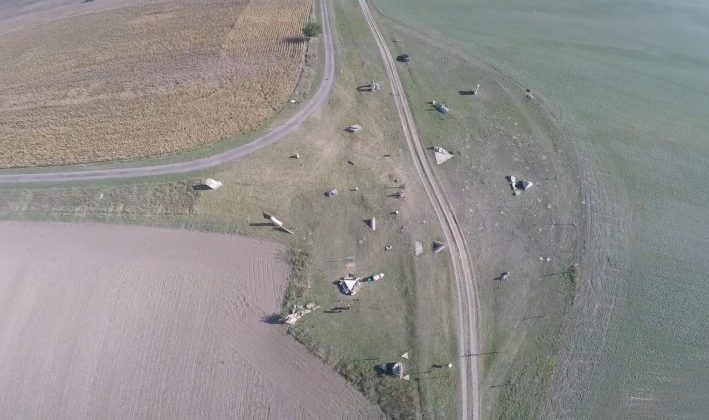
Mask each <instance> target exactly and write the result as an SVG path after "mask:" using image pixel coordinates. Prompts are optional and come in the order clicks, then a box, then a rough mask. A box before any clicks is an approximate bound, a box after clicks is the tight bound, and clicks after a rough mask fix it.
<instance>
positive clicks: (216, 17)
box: [0, 0, 313, 168]
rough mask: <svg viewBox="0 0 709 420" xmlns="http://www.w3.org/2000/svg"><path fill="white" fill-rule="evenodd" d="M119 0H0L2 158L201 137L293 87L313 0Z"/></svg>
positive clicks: (274, 107) (126, 151)
mask: <svg viewBox="0 0 709 420" xmlns="http://www.w3.org/2000/svg"><path fill="white" fill-rule="evenodd" d="M102 3H103V2H102ZM118 5H119V6H120V7H117V6H116V4H108V5H105V6H102V4H99V2H89V3H81V2H76V4H72V5H69V4H65V3H64V2H62V1H49V2H45V3H44V4H40V5H39V6H37V5H34V4H32V3H28V2H26V1H13V2H7V3H5V4H4V5H0V24H1V26H2V28H3V29H0V168H8V167H26V166H45V165H59V164H74V163H86V162H97V161H106V160H115V159H133V158H141V157H146V156H157V155H160V154H163V153H167V152H174V151H180V150H186V149H190V148H195V147H199V146H204V145H208V144H210V143H214V142H216V141H218V140H220V139H224V138H226V137H229V136H231V135H233V134H235V133H239V132H245V131H249V130H253V129H255V128H257V127H258V126H259V124H260V123H261V122H263V121H264V120H265V119H267V118H269V117H272V116H274V115H275V114H276V113H277V112H278V111H279V110H280V109H281V108H282V107H283V105H284V104H285V103H286V102H287V101H288V100H289V99H290V98H291V96H292V95H293V94H294V90H295V89H296V86H297V85H298V80H299V77H300V73H301V71H300V70H301V69H302V67H303V65H304V60H305V51H306V48H307V43H305V42H298V41H297V39H296V38H297V37H299V36H300V31H301V28H302V26H303V24H304V22H305V21H307V20H308V19H309V16H310V14H311V9H312V6H313V2H312V0H283V1H276V0H250V1H249V0H235V1H216V0H207V1H205V2H190V1H179V0H166V1H162V2H158V3H153V2H147V1H143V0H128V1H123V2H119V3H118ZM102 7H113V8H112V9H110V10H109V9H102Z"/></svg>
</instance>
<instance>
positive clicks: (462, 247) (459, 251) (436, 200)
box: [359, 0, 481, 420]
mask: <svg viewBox="0 0 709 420" xmlns="http://www.w3.org/2000/svg"><path fill="white" fill-rule="evenodd" d="M359 5H360V7H361V8H362V12H363V13H364V17H365V19H366V20H367V23H368V24H369V29H370V30H371V31H372V35H374V40H375V41H376V42H377V46H378V47H379V52H380V53H381V55H382V59H383V60H384V66H385V67H386V71H387V74H388V75H389V81H390V82H391V90H392V93H393V94H394V101H395V102H396V109H397V111H398V114H399V119H400V120H401V125H402V128H403V129H404V137H405V138H406V142H407V143H408V145H409V151H410V152H411V157H412V158H413V160H414V166H415V167H416V172H418V175H419V178H421V182H422V183H423V186H424V189H425V190H426V195H428V198H429V200H430V201H431V204H432V205H433V209H434V210H435V212H436V216H438V221H439V223H440V224H441V228H442V229H443V234H444V235H445V237H446V242H447V243H448V249H449V250H450V253H451V258H452V262H453V273H454V275H455V280H456V291H457V295H458V351H459V352H460V354H461V356H462V355H465V354H475V353H478V348H477V346H478V336H477V328H476V327H477V320H478V318H479V314H478V310H479V308H480V304H479V302H478V293H477V287H476V282H475V270H474V267H473V264H472V262H471V260H470V257H469V255H470V254H469V252H468V249H467V245H466V243H465V237H464V236H463V230H462V229H461V228H460V226H459V225H458V221H457V220H456V217H455V213H454V212H453V206H452V205H451V203H450V201H449V200H448V197H447V196H446V192H445V190H444V189H443V187H442V186H441V185H440V183H439V182H438V180H437V179H436V175H435V173H434V172H433V170H432V169H431V165H430V164H429V162H428V157H427V156H426V151H425V149H424V147H423V143H422V142H421V138H420V137H419V135H418V130H417V129H416V124H415V122H414V117H413V114H412V113H411V109H410V108H409V103H408V101H407V99H406V94H405V93H404V88H403V86H402V84H401V80H400V79H399V74H398V73H397V71H396V62H395V61H394V59H393V58H392V56H391V53H390V52H389V48H388V47H387V45H386V42H384V36H383V35H382V33H381V32H380V31H379V28H378V27H377V23H376V22H375V21H374V17H373V16H372V12H371V11H370V10H369V6H367V2H366V0H359ZM458 360H459V362H458V365H459V366H458V370H459V375H460V410H459V414H460V418H462V419H464V420H467V419H473V420H478V419H480V415H481V413H480V389H479V384H480V377H479V368H478V360H477V358H476V357H470V358H468V357H460V358H459V359H458Z"/></svg>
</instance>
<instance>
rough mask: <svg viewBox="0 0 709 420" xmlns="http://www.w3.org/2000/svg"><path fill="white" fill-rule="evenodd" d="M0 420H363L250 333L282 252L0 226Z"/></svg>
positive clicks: (260, 246)
mask: <svg viewBox="0 0 709 420" xmlns="http://www.w3.org/2000/svg"><path fill="white" fill-rule="evenodd" d="M0 229H1V230H2V232H3V235H2V236H0V252H1V253H2V255H3V256H4V258H3V259H2V260H0V273H2V276H0V341H1V342H2V343H3V345H2V347H0V371H1V372H3V374H2V375H0V389H2V390H3V392H2V394H1V395H0V412H2V413H4V415H10V416H11V417H14V418H67V419H69V418H71V419H81V418H97V417H100V418H174V419H176V418H259V419H267V418H278V419H281V418H376V417H378V416H380V414H379V412H378V410H377V409H376V407H374V406H372V405H371V404H370V403H368V402H367V400H365V399H364V397H362V396H361V395H360V394H359V393H358V392H357V391H355V390H354V388H352V387H351V386H349V385H348V384H347V383H346V382H345V380H344V379H342V378H341V377H340V376H339V375H337V374H336V373H335V372H334V371H332V370H331V369H330V368H328V367H327V366H326V365H325V364H324V363H323V362H321V361H320V360H319V359H317V358H316V357H315V356H314V355H311V354H310V353H308V351H307V350H306V349H305V348H304V347H302V346H301V345H300V344H298V343H297V342H296V341H295V340H293V339H292V338H290V337H288V336H287V335H286V334H285V332H284V329H283V327H282V326H280V325H272V324H269V323H267V322H264V318H268V317H269V315H271V314H273V313H274V312H278V311H280V306H281V296H282V294H283V291H284V289H285V287H286V283H287V281H286V280H287V277H288V268H287V265H286V264H285V259H284V258H283V252H284V248H283V247H281V246H277V245H275V244H271V243H268V242H263V241H259V240H253V239H245V238H241V237H234V236H229V235H218V234H206V233H198V232H190V231H179V230H178V231H171V230H164V229H155V228H142V227H130V226H110V225H66V224H42V223H37V224H30V223H14V222H3V223H2V224H0Z"/></svg>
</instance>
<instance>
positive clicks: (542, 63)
mask: <svg viewBox="0 0 709 420" xmlns="http://www.w3.org/2000/svg"><path fill="white" fill-rule="evenodd" d="M377 3H381V5H382V7H383V8H384V10H385V11H386V12H388V13H392V14H395V15H396V17H398V18H400V19H402V20H404V21H406V22H408V23H410V24H412V25H414V26H416V27H417V29H418V30H422V31H426V32H427V33H429V36H430V37H431V38H441V39H448V40H450V41H451V42H455V43H456V44H457V45H458V48H459V49H461V50H463V51H465V52H466V54H465V55H466V56H467V57H472V58H475V57H483V58H484V59H485V60H486V61H488V62H490V63H492V64H493V65H494V66H495V67H496V68H499V69H501V70H502V71H504V72H505V73H506V74H509V75H512V76H513V77H515V78H516V79H518V80H524V83H525V84H526V85H528V86H530V87H532V88H533V89H534V90H535V92H538V94H539V95H543V96H544V97H545V98H546V99H547V103H549V104H551V105H552V106H553V107H554V111H555V112H556V113H557V114H558V115H560V116H561V117H562V118H561V122H562V129H563V132H564V134H565V136H564V143H566V144H568V145H571V146H572V147H576V148H578V150H579V151H580V153H581V155H582V159H581V162H582V165H581V166H579V168H580V169H581V170H582V171H583V172H584V173H583V178H582V182H583V185H584V186H585V189H586V195H585V197H584V199H585V202H586V204H587V206H588V207H587V208H586V214H585V217H586V218H587V220H588V221H589V223H590V224H589V226H588V230H587V231H586V235H587V236H586V239H587V243H586V247H585V249H584V262H585V264H584V265H583V267H582V269H583V271H582V275H581V277H580V280H581V282H580V293H579V294H578V296H577V300H576V302H575V305H574V307H573V309H572V313H571V314H570V318H569V320H570V324H569V329H568V331H567V334H566V335H565V337H564V346H563V350H562V352H561V354H560V356H559V357H560V358H561V359H562V360H561V362H562V363H560V366H559V367H558V369H559V370H558V371H557V375H556V378H555V382H554V385H553V387H552V393H551V394H549V395H548V396H546V397H545V398H544V401H546V402H544V403H543V404H544V405H545V406H546V407H545V408H546V410H548V412H547V415H548V416H549V417H562V418H574V417H579V416H580V417H597V418H648V417H696V416H700V417H701V416H702V415H704V414H705V413H706V412H707V410H708V409H709V407H707V399H706V398H705V397H704V395H706V393H707V388H706V384H709V378H708V377H707V372H709V369H708V368H707V363H708V360H709V359H708V357H707V352H706V348H707V346H708V345H709V342H708V341H707V335H706V334H705V333H704V332H705V331H706V329H707V323H706V320H707V319H709V313H708V312H707V306H706V305H705V304H704V303H703V302H704V301H705V300H706V298H707V297H709V288H708V287H707V284H709V282H708V281H707V280H708V279H707V273H709V267H708V266H707V258H706V254H707V240H706V238H707V237H709V231H708V230H707V226H708V225H707V223H706V222H705V221H706V220H707V218H709V214H708V213H707V212H708V211H709V203H708V202H707V199H706V196H705V195H704V194H702V193H701V192H699V191H698V190H697V189H696V184H694V182H693V181H692V180H698V179H704V178H705V177H706V174H707V167H709V149H708V148H707V142H706V132H707V130H709V126H708V125H707V124H708V123H707V121H709V120H707V119H706V116H705V115H704V114H705V113H706V112H705V111H706V109H707V107H708V106H709V104H708V103H707V97H709V95H708V94H709V79H708V78H707V74H709V62H707V59H706V57H707V55H706V45H707V40H709V33H708V32H707V29H706V28H707V26H706V22H707V21H709V9H708V8H707V7H706V5H703V4H701V3H699V2H673V3H671V4H669V3H666V2H659V1H653V0H649V1H643V2H611V3H591V2H569V1H556V0H544V1H539V2H534V4H533V5H530V4H529V2H525V1H519V0H512V1H508V2H497V1H481V2H477V3H476V4H475V5H471V4H470V3H469V2H460V1H454V0H451V1H447V2H445V3H443V4H441V3H440V2H437V3H435V4H434V3H431V2H427V1H416V0H414V1H406V2H402V1H398V0H380V1H377ZM415 60H416V59H415Z"/></svg>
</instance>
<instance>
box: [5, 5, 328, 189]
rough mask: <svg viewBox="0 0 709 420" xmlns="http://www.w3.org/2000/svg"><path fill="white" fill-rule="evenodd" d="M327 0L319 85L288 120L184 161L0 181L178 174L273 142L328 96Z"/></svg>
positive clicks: (18, 175) (9, 176)
mask: <svg viewBox="0 0 709 420" xmlns="http://www.w3.org/2000/svg"><path fill="white" fill-rule="evenodd" d="M328 7H329V6H328V2H327V0H323V1H321V2H320V8H321V18H322V27H323V31H322V40H323V43H324V50H325V54H324V68H323V72H322V80H321V81H320V87H318V90H317V91H316V92H315V95H313V97H312V98H310V99H309V100H308V101H307V102H306V103H305V104H304V105H303V106H302V107H301V109H300V110H298V112H296V113H295V115H293V116H292V117H291V118H290V119H288V121H286V122H285V123H283V124H282V125H281V126H279V127H278V128H276V129H275V130H273V131H271V132H269V133H267V134H264V135H263V136H261V137H259V138H257V139H255V140H254V141H252V142H250V143H248V144H245V145H243V146H240V147H237V148H235V149H231V150H228V151H226V152H223V153H219V154H216V155H212V156H209V157H205V158H201V159H196V160H191V161H187V162H177V163H168V164H162V165H150V166H140V167H133V168H114V169H96V170H85V171H72V172H47V173H27V174H22V173H15V174H0V184H11V183H31V182H68V181H84V180H107V179H118V178H134V177H142V176H156V175H169V174H180V173H186V172H193V171H199V170H203V169H208V168H212V167H214V166H217V165H221V164H223V163H227V162H231V161H234V160H236V159H240V158H242V157H244V156H248V155H250V154H251V153H253V152H255V151H257V150H259V149H262V148H264V147H266V146H269V145H271V144H274V143H276V142H277V141H279V140H281V139H282V138H283V136H285V135H286V134H289V133H291V132H293V131H295V130H297V129H298V127H300V125H301V124H302V123H303V121H305V120H306V119H308V117H310V116H311V115H312V114H313V113H315V111H317V110H318V109H320V107H321V106H322V105H323V104H325V103H326V102H327V100H328V97H329V96H330V92H331V91H332V87H333V85H334V82H335V49H334V46H333V42H332V27H331V21H330V12H329V10H328Z"/></svg>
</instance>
